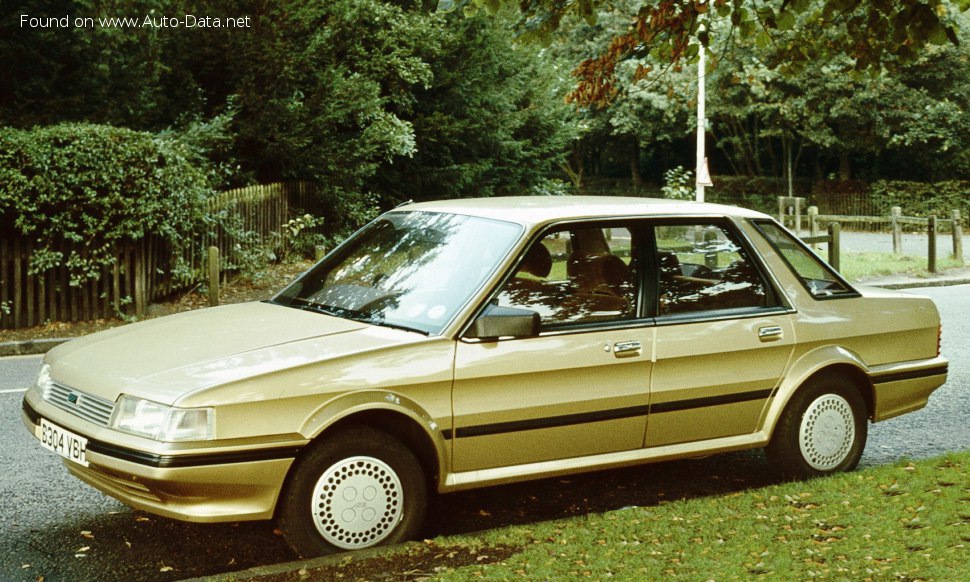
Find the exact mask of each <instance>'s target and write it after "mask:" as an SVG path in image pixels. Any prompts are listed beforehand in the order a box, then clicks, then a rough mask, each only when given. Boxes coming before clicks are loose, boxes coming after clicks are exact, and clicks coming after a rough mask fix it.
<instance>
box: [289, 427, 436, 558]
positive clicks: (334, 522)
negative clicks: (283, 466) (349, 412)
mask: <svg viewBox="0 0 970 582" xmlns="http://www.w3.org/2000/svg"><path fill="white" fill-rule="evenodd" d="M323 439H324V440H322V441H321V442H320V443H319V444H318V445H316V446H315V447H314V448H312V449H311V450H310V451H309V453H308V454H307V455H306V456H305V457H304V458H302V459H301V460H300V461H298V463H299V464H298V465H297V466H296V468H295V469H294V471H293V474H292V475H291V476H290V481H289V482H288V484H287V486H286V488H285V490H284V492H283V496H282V497H281V498H280V511H279V523H280V529H281V530H282V531H283V535H284V537H285V538H286V541H287V543H289V545H290V547H292V548H293V549H294V550H295V551H296V552H297V553H298V554H299V555H300V556H303V557H311V556H319V555H324V554H330V553H334V552H339V551H342V550H359V549H362V548H370V547H373V546H377V545H382V544H391V543H396V542H400V541H404V540H407V539H410V538H411V537H413V536H415V535H416V534H417V530H418V529H419V528H420V527H421V523H422V521H423V520H424V513H425V508H426V506H427V485H426V482H425V478H424V473H423V472H422V470H421V466H420V464H419V463H418V460H417V458H415V456H414V453H412V452H411V450H410V449H408V448H407V447H406V446H404V445H403V444H401V442H400V441H398V440H396V439H394V438H393V437H391V436H389V435H387V434H386V433H383V432H381V431H378V430H375V429H372V428H369V427H364V426H361V427H354V428H350V429H347V430H343V431H340V432H339V433H336V434H334V435H332V436H324V437H323Z"/></svg>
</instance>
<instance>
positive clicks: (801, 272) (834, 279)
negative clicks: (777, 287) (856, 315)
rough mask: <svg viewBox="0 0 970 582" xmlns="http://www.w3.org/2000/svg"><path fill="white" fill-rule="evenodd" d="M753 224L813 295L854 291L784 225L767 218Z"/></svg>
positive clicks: (821, 296) (820, 296)
mask: <svg viewBox="0 0 970 582" xmlns="http://www.w3.org/2000/svg"><path fill="white" fill-rule="evenodd" d="M754 224H755V226H757V227H758V230H759V231H761V233H762V234H763V235H765V238H766V239H768V242H770V243H771V246H773V247H775V250H777V251H778V252H779V253H780V254H781V256H782V257H783V258H784V259H785V262H786V263H788V266H789V267H790V268H791V270H792V271H793V272H794V273H795V274H796V275H797V276H798V278H799V280H800V281H801V282H802V285H804V286H805V288H806V289H808V291H809V292H810V293H811V294H812V296H813V297H815V298H816V299H824V298H826V297H837V296H845V295H855V294H856V292H855V290H853V289H852V288H851V287H849V285H848V284H847V283H846V282H845V281H843V280H842V278H841V277H839V276H838V274H836V272H835V271H833V270H832V268H831V267H829V266H828V265H827V264H825V263H824V262H822V259H820V258H819V257H818V255H816V254H815V253H813V252H812V251H811V250H810V249H809V248H808V247H806V246H805V245H804V244H803V243H802V242H801V241H800V240H798V239H797V238H795V236H793V235H792V234H791V233H790V232H788V230H786V229H785V228H784V227H782V226H781V225H779V224H778V223H776V222H770V221H767V220H760V221H756V222H755V223H754Z"/></svg>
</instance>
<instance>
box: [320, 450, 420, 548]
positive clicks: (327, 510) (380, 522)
mask: <svg viewBox="0 0 970 582" xmlns="http://www.w3.org/2000/svg"><path fill="white" fill-rule="evenodd" d="M310 513H311V516H312V519H313V524H314V525H315V526H316V528H317V531H318V532H319V533H320V535H321V536H323V539H325V540H326V541H327V542H328V543H330V544H332V545H334V546H336V547H338V548H340V549H343V550H356V549H360V548H367V547H370V546H374V545H377V544H379V543H381V542H382V541H384V540H385V539H386V538H387V537H388V536H389V535H390V534H391V532H393V531H394V528H395V526H397V524H398V523H400V521H401V518H402V517H403V516H404V488H403V487H401V480H400V479H399V478H398V476H397V473H396V472H395V471H394V469H392V468H391V467H390V466H389V465H388V464H387V463H385V462H384V461H381V460H380V459H376V458H374V457H365V456H359V457H350V458H347V459H343V460H341V461H339V462H337V463H334V464H333V465H331V466H330V467H329V468H328V469H327V470H326V471H324V473H323V475H321V476H320V479H318V480H317V483H316V485H314V487H313V496H312V497H311V503H310Z"/></svg>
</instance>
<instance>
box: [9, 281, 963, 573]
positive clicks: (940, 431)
mask: <svg viewBox="0 0 970 582" xmlns="http://www.w3.org/2000/svg"><path fill="white" fill-rule="evenodd" d="M917 292H918V293H920V294H924V295H930V296H931V297H933V298H934V299H935V300H936V302H937V305H938V307H939V309H940V312H941V315H942V317H943V326H944V327H943V329H944V331H943V352H944V354H945V355H946V356H947V357H948V358H949V359H950V377H949V381H948V382H947V384H946V385H944V386H943V387H942V388H940V389H939V390H937V391H936V392H935V393H934V394H933V396H932V397H931V399H930V402H929V405H928V406H927V407H926V408H925V409H923V410H921V411H918V412H916V413H912V414H908V415H904V416H901V417H898V418H895V419H892V420H889V421H886V422H883V423H878V424H875V425H871V427H870V433H869V442H868V445H867V447H866V451H865V454H864V456H863V460H862V465H863V466H872V465H880V464H885V463H891V462H895V461H898V460H900V459H905V458H914V459H915V458H922V457H929V456H935V455H938V454H941V453H943V452H946V451H952V450H963V449H970V428H968V427H970V398H968V394H970V341H968V339H970V318H967V317H966V313H968V312H970V286H957V287H943V288H932V289H921V290H918V291H917ZM39 367H40V357H39V356H38V357H18V358H3V359H0V435H3V438H0V458H2V459H3V461H4V470H3V471H2V472H0V492H2V493H0V580H4V581H8V580H9V581H18V580H23V581H36V580H37V579H38V577H39V576H43V579H44V581H45V582H55V581H60V580H70V581H77V580H122V579H124V580H129V579H131V580H144V581H165V580H180V579H184V578H189V577H195V576H203V575H209V574H217V573H225V572H233V571H238V570H243V569H246V568H250V567H253V566H257V565H264V564H272V563H277V562H285V561H290V560H294V559H295V556H294V555H293V554H292V553H291V552H290V551H289V549H288V548H287V547H286V545H285V543H284V542H283V540H282V539H281V538H280V536H278V535H277V534H276V533H275V532H274V528H273V525H272V524H271V523H268V522H256V523H240V524H219V525H199V524H187V523H181V522H176V521H172V520H168V519H164V518H160V517H155V516H151V515H146V514H143V513H140V512H137V511H134V510H132V509H130V508H128V507H126V506H124V505H122V504H120V503H118V502H116V501H114V500H112V499H111V498H109V497H106V496H104V495H102V494H101V493H98V492H97V491H95V490H93V489H91V488H89V487H87V486H86V485H84V484H82V483H80V482H79V481H77V480H75V479H73V478H72V477H70V476H69V475H68V474H67V471H66V470H65V469H64V468H63V467H62V466H61V462H60V460H59V459H58V458H57V457H55V456H54V455H52V454H48V453H47V452H46V451H44V450H43V449H41V448H40V446H39V445H37V443H35V442H34V441H33V439H32V437H31V436H30V435H29V434H28V433H27V431H26V430H25V428H24V426H23V424H22V422H21V420H20V401H21V398H22V395H23V390H25V389H26V388H27V387H28V386H29V385H30V384H31V383H32V381H33V376H34V374H36V371H37V369H38V368H39ZM774 479H775V477H774V475H773V473H772V472H771V470H770V468H769V467H768V466H767V465H766V463H765V462H764V457H763V455H762V454H761V453H760V451H749V452H744V453H736V454H730V455H716V456H713V457H709V458H706V459H700V460H691V461H677V462H670V463H659V464H655V465H649V466H646V467H636V468H631V469H624V470H619V471H608V472H602V473H594V474H590V475H583V476H578V477H575V478H572V477H571V478H567V479H549V480H545V481H539V482H534V483H524V484H517V485H509V486H503V487H494V488H488V489H483V490H478V491H471V492H467V493H460V494H454V495H450V496H445V497H443V498H441V499H438V500H437V501H436V502H435V503H434V504H433V507H432V510H431V512H430V516H429V526H428V530H427V531H426V532H425V533H426V535H429V536H431V535H436V534H454V533H469V532H475V531H479V530H482V529H488V528H493V527H501V526H504V525H510V524H527V523H532V522H536V521H541V520H546V519H554V518H560V517H566V516H573V515H584V514H588V513H591V512H600V511H608V510H612V509H619V508H621V507H626V506H631V505H640V506H649V505H654V504H657V503H659V502H661V501H668V500H674V499H681V498H690V497H698V496H706V495H722V494H726V493H730V492H734V491H739V490H743V489H746V488H749V487H757V486H761V485H765V484H767V483H771V482H773V480H774Z"/></svg>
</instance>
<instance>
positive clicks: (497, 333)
mask: <svg viewBox="0 0 970 582" xmlns="http://www.w3.org/2000/svg"><path fill="white" fill-rule="evenodd" d="M539 322H540V318H539V314H538V313H536V312H535V311H532V310H531V309H522V308H519V307H499V306H498V305H489V306H488V307H487V308H486V309H485V312H484V313H482V314H481V315H480V316H478V319H476V320H475V322H474V323H472V325H471V327H470V328H468V331H467V332H466V333H465V337H466V338H470V339H482V340H496V339H498V338H500V337H532V336H536V335H539Z"/></svg>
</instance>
